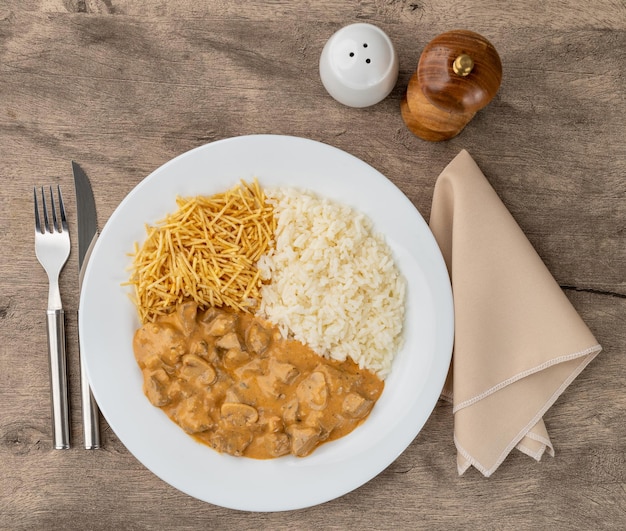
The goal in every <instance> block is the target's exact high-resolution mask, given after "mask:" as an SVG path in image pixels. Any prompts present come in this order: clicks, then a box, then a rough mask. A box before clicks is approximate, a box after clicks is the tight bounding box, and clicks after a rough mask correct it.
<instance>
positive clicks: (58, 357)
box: [46, 310, 70, 450]
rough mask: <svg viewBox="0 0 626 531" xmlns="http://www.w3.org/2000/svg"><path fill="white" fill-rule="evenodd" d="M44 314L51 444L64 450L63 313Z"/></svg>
mask: <svg viewBox="0 0 626 531" xmlns="http://www.w3.org/2000/svg"><path fill="white" fill-rule="evenodd" d="M46 313H47V320H46V324H47V328H48V356H49V360H50V395H51V399H52V427H53V444H54V449H55V450H64V449H67V448H69V447H70V415H69V400H68V393H67V361H66V358H65V313H64V312H63V310H48V311H47V312H46Z"/></svg>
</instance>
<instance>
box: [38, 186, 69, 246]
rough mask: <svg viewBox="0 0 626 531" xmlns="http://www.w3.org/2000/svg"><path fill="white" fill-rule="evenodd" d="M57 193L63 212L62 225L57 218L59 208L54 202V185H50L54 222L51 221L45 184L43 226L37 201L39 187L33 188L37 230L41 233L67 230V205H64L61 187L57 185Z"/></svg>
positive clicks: (42, 194) (42, 191) (42, 189)
mask: <svg viewBox="0 0 626 531" xmlns="http://www.w3.org/2000/svg"><path fill="white" fill-rule="evenodd" d="M57 194H58V197H59V207H60V213H61V225H59V220H58V218H57V209H56V206H55V204H54V193H53V192H52V186H50V209H51V212H52V223H50V216H49V215H48V205H47V203H46V195H45V193H44V188H43V186H42V187H41V202H42V206H43V221H44V224H43V226H42V225H41V221H40V217H39V204H38V201H37V188H33V197H34V199H35V230H36V231H37V232H40V233H42V234H43V233H44V232H45V231H48V232H55V231H56V232H63V231H67V230H68V227H67V219H66V217H65V206H64V205H63V195H62V194H61V187H60V186H59V185H57Z"/></svg>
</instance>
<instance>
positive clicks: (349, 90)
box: [319, 23, 399, 107]
mask: <svg viewBox="0 0 626 531" xmlns="http://www.w3.org/2000/svg"><path fill="white" fill-rule="evenodd" d="M319 70H320V78H321V79H322V84H323V85H324V87H325V88H326V90H327V91H328V93H329V94H330V95H331V96H332V97H333V98H335V99H336V100H337V101H338V102H340V103H343V104H344V105H347V106H349V107H368V106H370V105H374V104H376V103H378V102H380V101H382V100H383V99H385V98H386V97H387V96H388V95H389V93H390V92H391V91H392V90H393V88H394V86H395V84H396V81H397V79H398V71H399V62H398V54H397V53H396V50H395V47H394V45H393V43H392V42H391V39H390V38H389V37H388V36H387V34H386V33H385V32H384V31H383V30H381V29H380V28H378V27H377V26H374V25H373V24H366V23H357V24H350V25H348V26H345V27H343V28H341V29H340V30H338V31H337V32H335V33H334V34H333V35H332V36H331V37H330V39H328V41H327V42H326V44H325V45H324V48H323V50H322V54H321V56H320V63H319Z"/></svg>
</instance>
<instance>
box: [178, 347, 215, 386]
mask: <svg viewBox="0 0 626 531" xmlns="http://www.w3.org/2000/svg"><path fill="white" fill-rule="evenodd" d="M180 375H181V376H182V377H183V378H184V379H185V380H187V381H189V382H194V383H197V384H199V385H203V386H205V385H211V384H212V383H213V382H215V380H216V379H217V373H216V372H215V369H214V368H213V366H212V365H211V364H210V363H209V362H208V361H206V360H205V359H202V358H201V357H200V356H196V355H195V354H187V355H186V356H183V358H182V367H181V368H180Z"/></svg>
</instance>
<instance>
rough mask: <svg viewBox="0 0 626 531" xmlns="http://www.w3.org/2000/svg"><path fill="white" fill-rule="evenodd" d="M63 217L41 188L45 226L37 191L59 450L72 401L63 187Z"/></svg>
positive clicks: (66, 442)
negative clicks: (63, 289) (63, 284)
mask: <svg viewBox="0 0 626 531" xmlns="http://www.w3.org/2000/svg"><path fill="white" fill-rule="evenodd" d="M57 191H58V192H57V193H58V203H59V212H60V218H59V217H57V209H56V205H55V201H54V193H53V192H52V186H51V187H50V205H49V206H48V204H47V202H46V194H45V193H44V189H43V187H42V188H41V202H42V206H43V223H42V221H41V218H40V215H39V204H38V201H37V188H34V189H33V197H34V199H35V254H36V255H37V259H38V260H39V263H40V264H41V265H42V266H43V268H44V269H45V270H46V273H47V274H48V282H49V290H48V310H47V312H46V314H47V316H46V318H47V320H46V325H47V331H48V356H49V360H50V393H51V399H52V425H53V443H54V448H55V449H56V450H62V449H66V448H69V447H70V429H69V419H70V417H69V401H68V393H67V361H66V357H65V313H64V311H63V305H62V304H61V293H60V291H59V274H60V273H61V270H62V269H63V266H64V265H65V263H66V262H67V258H68V256H69V254H70V232H69V228H68V226H67V219H66V217H65V207H64V206H63V196H62V195H61V187H60V186H57Z"/></svg>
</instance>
